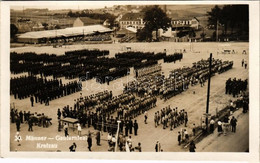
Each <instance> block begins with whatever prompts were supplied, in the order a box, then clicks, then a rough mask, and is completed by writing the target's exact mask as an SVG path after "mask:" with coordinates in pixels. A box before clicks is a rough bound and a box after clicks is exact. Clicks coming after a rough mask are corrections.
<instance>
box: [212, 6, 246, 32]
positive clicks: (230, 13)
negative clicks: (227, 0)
mask: <svg viewBox="0 0 260 163" xmlns="http://www.w3.org/2000/svg"><path fill="white" fill-rule="evenodd" d="M207 14H208V16H209V18H208V25H211V26H213V27H214V28H215V30H217V25H218V26H222V35H224V36H227V35H229V34H228V31H230V35H233V34H236V35H247V36H248V34H249V6H248V5H224V6H223V7H219V6H218V5H216V6H215V7H214V8H212V9H211V11H210V12H208V13H207ZM217 23H219V24H217Z"/></svg>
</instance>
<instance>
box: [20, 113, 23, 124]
mask: <svg viewBox="0 0 260 163" xmlns="http://www.w3.org/2000/svg"><path fill="white" fill-rule="evenodd" d="M19 117H20V121H21V123H23V112H22V111H20V112H19Z"/></svg>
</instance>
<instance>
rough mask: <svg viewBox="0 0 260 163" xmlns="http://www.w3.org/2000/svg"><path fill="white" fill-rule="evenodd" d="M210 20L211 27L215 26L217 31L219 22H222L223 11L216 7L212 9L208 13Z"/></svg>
mask: <svg viewBox="0 0 260 163" xmlns="http://www.w3.org/2000/svg"><path fill="white" fill-rule="evenodd" d="M207 14H208V16H209V18H208V23H209V25H214V27H215V29H217V22H218V21H221V18H222V13H221V9H220V8H219V7H218V5H216V6H215V7H214V8H212V9H211V11H210V12H207Z"/></svg>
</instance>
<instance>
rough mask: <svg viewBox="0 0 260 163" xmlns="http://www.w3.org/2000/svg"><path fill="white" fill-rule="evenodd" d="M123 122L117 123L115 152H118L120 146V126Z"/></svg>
mask: <svg viewBox="0 0 260 163" xmlns="http://www.w3.org/2000/svg"><path fill="white" fill-rule="evenodd" d="M120 123H121V121H117V131H116V145H115V152H116V150H117V146H118V143H117V142H118V135H119V126H120Z"/></svg>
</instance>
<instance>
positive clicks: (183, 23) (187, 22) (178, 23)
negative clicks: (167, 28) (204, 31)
mask: <svg viewBox="0 0 260 163" xmlns="http://www.w3.org/2000/svg"><path fill="white" fill-rule="evenodd" d="M199 25H200V21H199V20H198V19H197V18H196V17H193V18H183V19H175V20H172V27H173V28H182V27H191V28H193V29H196V30H198V29H199Z"/></svg>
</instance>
